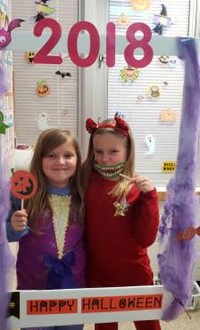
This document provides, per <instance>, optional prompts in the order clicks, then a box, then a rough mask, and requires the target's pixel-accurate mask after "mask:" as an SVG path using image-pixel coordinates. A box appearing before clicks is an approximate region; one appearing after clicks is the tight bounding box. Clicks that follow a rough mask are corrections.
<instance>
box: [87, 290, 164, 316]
mask: <svg viewBox="0 0 200 330" xmlns="http://www.w3.org/2000/svg"><path fill="white" fill-rule="evenodd" d="M162 297H163V296H162V295H161V294H156V295H135V296H118V297H117V296H113V297H88V298H82V308H81V312H82V313H97V312H116V311H133V310H145V309H146V310H147V309H160V308H161V307H162Z"/></svg>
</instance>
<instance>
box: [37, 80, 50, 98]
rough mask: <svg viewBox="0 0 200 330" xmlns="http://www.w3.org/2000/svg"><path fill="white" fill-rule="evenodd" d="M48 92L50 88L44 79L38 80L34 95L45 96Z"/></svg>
mask: <svg viewBox="0 0 200 330" xmlns="http://www.w3.org/2000/svg"><path fill="white" fill-rule="evenodd" d="M49 94H50V88H49V86H48V84H47V83H46V80H40V81H38V82H37V87H36V95H37V96H40V97H45V96H48V95H49Z"/></svg>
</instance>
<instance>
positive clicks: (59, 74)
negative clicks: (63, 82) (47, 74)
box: [55, 71, 72, 78]
mask: <svg viewBox="0 0 200 330" xmlns="http://www.w3.org/2000/svg"><path fill="white" fill-rule="evenodd" d="M55 74H57V75H58V76H61V77H62V78H65V77H71V76H72V75H71V73H70V72H61V71H56V72H55Z"/></svg>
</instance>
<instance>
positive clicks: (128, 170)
mask: <svg viewBox="0 0 200 330" xmlns="http://www.w3.org/2000/svg"><path fill="white" fill-rule="evenodd" d="M101 124H105V125H107V124H108V125H113V128H112V127H99V128H97V129H96V130H95V131H94V132H93V133H92V134H91V136H90V139H89V146H88V153H87V157H86V159H85V161H84V163H83V166H82V186H83V190H84V192H86V190H87V187H88V184H89V181H90V176H91V173H92V169H93V165H94V146H93V137H94V136H96V135H103V134H106V133H109V134H113V135H116V136H118V137H120V138H121V139H123V140H124V143H125V146H126V149H127V159H126V164H125V166H124V168H123V171H122V174H124V175H126V176H129V177H132V176H133V173H134V171H135V144H134V139H133V136H132V133H131V130H130V127H129V126H128V124H127V123H126V124H127V127H128V134H127V136H126V135H125V134H123V132H121V131H119V130H118V129H115V127H114V125H115V120H114V119H106V120H104V121H102V122H101ZM129 188H130V185H129V182H128V180H127V179H125V178H123V177H119V180H118V181H117V183H116V186H115V188H114V189H113V190H112V191H111V192H110V193H111V194H112V195H113V196H116V197H124V196H125V195H126V194H127V192H128V190H129Z"/></svg>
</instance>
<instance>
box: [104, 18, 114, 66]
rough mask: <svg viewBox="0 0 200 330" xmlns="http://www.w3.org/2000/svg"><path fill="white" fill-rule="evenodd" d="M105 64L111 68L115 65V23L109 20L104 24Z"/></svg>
mask: <svg viewBox="0 0 200 330" xmlns="http://www.w3.org/2000/svg"><path fill="white" fill-rule="evenodd" d="M106 30H107V31H106V65H107V66H108V67H109V68H111V67H113V66H114V65H115V45H116V35H115V24H114V23H112V22H109V23H108V24H107V26H106Z"/></svg>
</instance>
